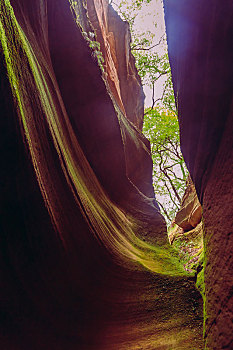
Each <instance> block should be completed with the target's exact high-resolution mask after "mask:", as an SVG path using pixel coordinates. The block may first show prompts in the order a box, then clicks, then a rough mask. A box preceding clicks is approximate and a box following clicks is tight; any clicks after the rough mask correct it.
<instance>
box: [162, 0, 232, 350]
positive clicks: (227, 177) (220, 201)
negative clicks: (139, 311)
mask: <svg viewBox="0 0 233 350" xmlns="http://www.w3.org/2000/svg"><path fill="white" fill-rule="evenodd" d="M164 5H165V19H166V28H167V36H168V50H169V57H170V63H171V68H172V74H173V85H174V90H175V95H176V100H177V106H178V113H179V123H180V132H181V147H182V152H183V155H184V158H185V161H186V164H187V165H188V168H189V171H190V174H191V177H192V179H193V182H194V184H195V187H196V189H197V193H198V196H199V199H200V202H201V204H202V207H203V221H204V246H205V264H204V265H205V272H204V280H205V299H204V317H205V325H204V340H205V348H206V349H215V350H219V349H232V348H233V339H232V334H233V322H232V314H233V303H232V302H233V298H232V296H233V293H232V282H233V278H232V276H233V273H232V272H233V259H232V248H233V235H232V220H233V205H232V196H233V186H232V174H233V168H232V164H233V152H232V149H233V109H232V107H233V104H232V103H233V66H232V62H233V45H232V37H233V3H232V1H223V2H220V1H217V0H213V1H199V0H195V1H192V0H191V1H185V0H178V1H172V0H164Z"/></svg>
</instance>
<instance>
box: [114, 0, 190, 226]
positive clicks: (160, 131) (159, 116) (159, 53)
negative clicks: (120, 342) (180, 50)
mask: <svg viewBox="0 0 233 350" xmlns="http://www.w3.org/2000/svg"><path fill="white" fill-rule="evenodd" d="M152 1H154V2H155V1H157V0H137V1H132V0H121V1H119V0H114V1H112V4H113V6H114V7H115V9H116V10H117V11H118V13H119V14H120V16H121V17H122V19H123V20H126V21H127V22H128V23H129V26H130V31H131V51H132V54H133V55H134V57H135V60H136V66H137V69H138V72H139V75H140V77H141V79H142V84H143V85H144V86H149V87H150V88H151V90H152V102H151V107H150V108H147V109H146V111H145V116H144V126H143V133H144V134H145V136H146V137H147V138H148V139H149V140H150V142H151V154H152V160H153V165H154V167H153V184H154V189H155V195H156V200H157V202H158V203H159V206H160V208H161V211H162V213H163V214H164V216H165V217H166V220H167V222H168V223H171V221H172V219H173V218H174V216H175V213H176V212H177V210H179V207H180V203H181V199H182V196H183V193H184V191H185V187H186V178H187V175H188V171H187V168H186V166H185V163H184V159H183V156H182V154H181V150H180V139H179V124H178V119H177V111H176V105H175V98H174V92H173V86H172V77H171V68H170V64H169V59H168V54H167V49H166V45H165V44H164V42H165V39H166V38H165V33H163V34H162V35H161V37H160V39H159V40H158V41H157V42H156V41H155V33H153V32H152V31H150V30H147V31H145V30H143V29H141V30H139V29H138V28H137V18H138V17H139V16H141V17H143V16H144V17H145V16H146V7H147V6H148V4H150V3H151V2H152ZM154 27H155V28H156V23H154ZM162 77H164V78H165V81H164V84H163V89H162V91H161V94H160V96H159V97H158V98H155V92H156V88H157V83H158V81H159V80H160V79H161V78H162Z"/></svg>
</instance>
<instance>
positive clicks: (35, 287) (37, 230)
mask: <svg viewBox="0 0 233 350" xmlns="http://www.w3.org/2000/svg"><path fill="white" fill-rule="evenodd" d="M76 11H78V12H77V14H78V17H77V19H78V23H77V19H76V20H75V13H74V11H73V9H72V8H71V6H70V2H69V1H68V0H57V1H53V0H40V1H39V0H38V1H33V2H32V1H31V0H3V1H1V2H0V60H1V64H0V89H1V93H0V110H1V119H0V124H1V128H0V132H1V137H0V145H1V157H2V158H1V159H2V170H1V173H0V190H1V197H0V208H1V217H0V226H1V238H0V266H1V273H0V286H1V288H0V347H1V348H2V349H5V350H13V349H14V350H31V349H35V350H41V349H45V350H74V349H80V350H82V349H83V350H89V349H93V350H111V349H112V350H116V349H117V350H118V349H119V350H124V349H127V350H128V349H136V348H141V349H145V350H146V349H148V350H149V349H167V350H168V349H170V348H172V349H179V350H180V349H185V350H189V349H190V350H193V349H194V348H195V349H202V339H201V333H202V301H201V297H200V294H199V293H198V292H197V290H196V289H195V286H194V280H193V276H192V275H190V274H188V273H187V272H186V271H185V270H184V269H183V266H182V264H181V263H180V262H179V258H178V256H177V255H176V253H175V252H174V251H173V250H172V249H171V247H170V245H169V244H168V242H167V238H166V234H165V233H166V232H165V231H166V226H165V221H164V219H163V217H162V215H161V214H160V212H159V210H158V206H157V204H156V202H155V199H154V194H153V187H152V175H151V174H152V171H151V169H152V161H151V157H150V150H149V143H148V141H147V140H146V139H145V137H144V136H143V135H142V134H141V132H140V128H141V123H142V120H141V118H142V110H143V104H142V103H143V94H142V89H141V87H140V85H139V80H138V77H137V74H136V71H135V67H134V66H133V60H132V56H131V55H130V52H129V46H128V45H129V39H128V38H129V33H128V26H127V24H125V23H122V22H121V21H120V19H119V17H118V16H117V15H116V14H115V13H114V11H113V9H112V8H111V7H109V6H108V5H107V1H95V2H93V1H91V0H88V1H87V2H81V1H80V2H78V3H77V6H76ZM109 18H110V19H111V21H110V20H109ZM97 19H98V20H97ZM116 24H117V25H116ZM85 26H86V27H85ZM92 28H94V32H95V33H96V34H95V35H96V36H97V38H99V40H100V43H101V45H102V46H101V50H102V55H103V56H104V57H105V62H106V66H104V72H103V71H102V70H101V67H100V66H99V65H98V59H97V58H98V57H97V58H96V55H95V52H93V50H92V49H91V48H90V46H91V45H90V44H91V43H90V41H89V40H87V37H86V35H88V32H89V29H90V31H92ZM84 32H85V33H86V34H85V33H84ZM101 36H102V39H101ZM89 39H90V38H89ZM101 40H102V41H101ZM114 45H115V48H114ZM114 50H115V51H114ZM114 52H115V53H114ZM114 55H115V58H114ZM118 61H120V62H121V66H117V62H118ZM118 63H119V62H118ZM102 68H103V67H102ZM128 85H129V89H128V90H127V89H126V87H128ZM132 90H135V91H137V96H136V97H135V94H133V95H131V92H130V91H132ZM152 242H153V245H152V244H151V243H152Z"/></svg>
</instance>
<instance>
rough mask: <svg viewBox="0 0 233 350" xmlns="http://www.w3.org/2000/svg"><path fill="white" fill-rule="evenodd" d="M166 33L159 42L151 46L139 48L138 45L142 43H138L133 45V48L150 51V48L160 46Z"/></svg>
mask: <svg viewBox="0 0 233 350" xmlns="http://www.w3.org/2000/svg"><path fill="white" fill-rule="evenodd" d="M164 35H165V34H163V35H162V36H161V38H160V39H159V42H158V43H157V44H155V45H152V46H151V47H139V48H138V47H137V46H138V45H141V44H140V43H138V44H136V45H134V46H131V50H138V51H149V50H151V49H153V48H154V47H156V46H159V45H160V44H161V41H162V40H163V38H164Z"/></svg>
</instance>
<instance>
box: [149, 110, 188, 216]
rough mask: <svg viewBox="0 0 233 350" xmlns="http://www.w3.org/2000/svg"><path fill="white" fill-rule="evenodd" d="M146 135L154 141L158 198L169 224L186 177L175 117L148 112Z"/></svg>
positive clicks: (169, 114) (152, 146)
mask: <svg viewBox="0 0 233 350" xmlns="http://www.w3.org/2000/svg"><path fill="white" fill-rule="evenodd" d="M143 132H144V134H145V136H146V137H147V138H148V139H149V140H150V142H151V154H152V160H153V164H154V168H153V179H154V190H155V195H156V199H157V201H158V203H159V205H160V208H161V210H162V212H163V213H164V215H165V216H166V218H167V220H168V222H171V221H172V219H173V217H174V215H175V213H176V211H177V210H178V209H179V206H180V202H181V198H182V195H183V193H184V190H185V186H186V177H187V169H186V167H185V163H184V159H183V157H182V154H181V151H180V141H179V125H178V120H177V116H176V114H175V113H173V112H172V111H170V110H161V109H159V108H158V107H157V108H153V109H147V111H146V113H145V117H144V126H143Z"/></svg>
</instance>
